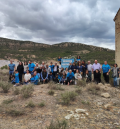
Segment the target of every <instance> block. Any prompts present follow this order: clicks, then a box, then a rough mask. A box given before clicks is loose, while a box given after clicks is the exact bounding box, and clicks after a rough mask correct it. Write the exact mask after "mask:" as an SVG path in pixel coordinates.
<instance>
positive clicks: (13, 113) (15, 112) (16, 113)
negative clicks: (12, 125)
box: [6, 109, 24, 116]
mask: <svg viewBox="0 0 120 129" xmlns="http://www.w3.org/2000/svg"><path fill="white" fill-rule="evenodd" d="M6 113H7V114H8V115H11V116H21V115H24V111H22V110H16V109H13V110H11V109H10V110H8V111H7V112H6Z"/></svg>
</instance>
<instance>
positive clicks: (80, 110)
mask: <svg viewBox="0 0 120 129" xmlns="http://www.w3.org/2000/svg"><path fill="white" fill-rule="evenodd" d="M75 112H76V113H85V112H86V110H85V109H76V110H75Z"/></svg>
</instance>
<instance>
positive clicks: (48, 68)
mask: <svg viewBox="0 0 120 129" xmlns="http://www.w3.org/2000/svg"><path fill="white" fill-rule="evenodd" d="M46 72H47V73H48V75H49V74H50V72H51V68H50V67H49V66H48V64H46Z"/></svg>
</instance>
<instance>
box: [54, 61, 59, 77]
mask: <svg viewBox="0 0 120 129" xmlns="http://www.w3.org/2000/svg"><path fill="white" fill-rule="evenodd" d="M58 72H59V66H58V65H57V63H55V65H54V67H53V76H54V77H55V76H56V74H57V73H58Z"/></svg>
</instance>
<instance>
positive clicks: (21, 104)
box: [0, 73, 120, 129]
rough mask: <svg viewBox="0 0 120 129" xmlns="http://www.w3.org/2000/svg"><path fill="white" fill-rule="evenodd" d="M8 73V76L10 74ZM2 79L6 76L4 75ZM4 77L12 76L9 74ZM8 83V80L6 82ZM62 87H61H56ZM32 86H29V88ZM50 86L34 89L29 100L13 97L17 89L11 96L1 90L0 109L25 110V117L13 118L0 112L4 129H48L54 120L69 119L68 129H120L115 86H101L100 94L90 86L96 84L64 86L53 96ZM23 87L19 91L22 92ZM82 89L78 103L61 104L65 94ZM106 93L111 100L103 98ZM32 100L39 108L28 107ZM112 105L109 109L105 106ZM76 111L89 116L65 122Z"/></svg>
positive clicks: (119, 101) (119, 93)
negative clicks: (78, 110) (41, 104)
mask: <svg viewBox="0 0 120 129" xmlns="http://www.w3.org/2000/svg"><path fill="white" fill-rule="evenodd" d="M6 74H7V73H6ZM0 75H1V76H2V75H3V74H0ZM4 76H6V77H8V76H7V75H5V73H4ZM6 81H7V80H6ZM56 85H58V84H56ZM95 85H96V84H95ZM28 86H29V85H28ZM48 86H49V84H40V85H35V86H34V91H33V93H32V96H31V97H29V98H27V99H25V98H23V97H22V96H21V94H19V95H13V91H14V86H13V87H12V88H11V89H10V91H9V92H8V93H3V91H2V89H1V88H0V106H1V105H2V107H4V106H5V109H6V107H7V109H8V110H9V108H11V107H13V108H16V109H17V110H22V111H23V112H24V114H23V115H20V116H11V115H8V114H6V110H2V111H1V109H0V129H35V128H36V129H46V126H49V125H50V123H51V121H52V120H54V121H56V120H57V119H58V120H59V121H61V120H66V121H67V125H68V127H67V128H68V129H120V119H119V118H120V89H117V88H114V87H111V86H110V85H108V84H105V85H103V84H99V85H98V86H99V87H100V90H99V91H98V93H97V94H96V93H91V92H89V91H88V87H90V86H92V83H89V84H87V85H86V86H84V87H81V86H75V85H70V86H67V85H60V86H61V88H63V89H64V90H53V91H54V95H53V96H52V95H49V94H48V92H49V91H50V88H48ZM22 87H23V85H21V86H18V87H17V88H19V89H21V88H22ZM78 88H80V89H81V93H79V94H78V95H77V97H76V99H75V100H74V101H70V104H69V105H63V104H62V103H61V94H62V93H65V92H67V91H76V90H77V89H78ZM102 93H108V94H109V95H110V96H109V97H108V98H106V97H101V94H102ZM9 99H12V100H13V102H11V103H9V104H6V105H5V104H4V105H3V101H4V100H9ZM30 101H32V102H33V103H34V104H35V107H33V108H32V107H27V105H28V103H29V102H30ZM41 102H44V103H45V106H44V107H39V106H38V104H39V103H41ZM106 104H109V105H110V107H109V108H105V105H106ZM76 109H85V110H86V111H87V112H88V114H89V115H87V116H85V118H82V117H81V118H80V119H75V118H73V117H72V118H71V119H65V116H67V115H68V114H69V113H68V110H70V111H74V110H76Z"/></svg>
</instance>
